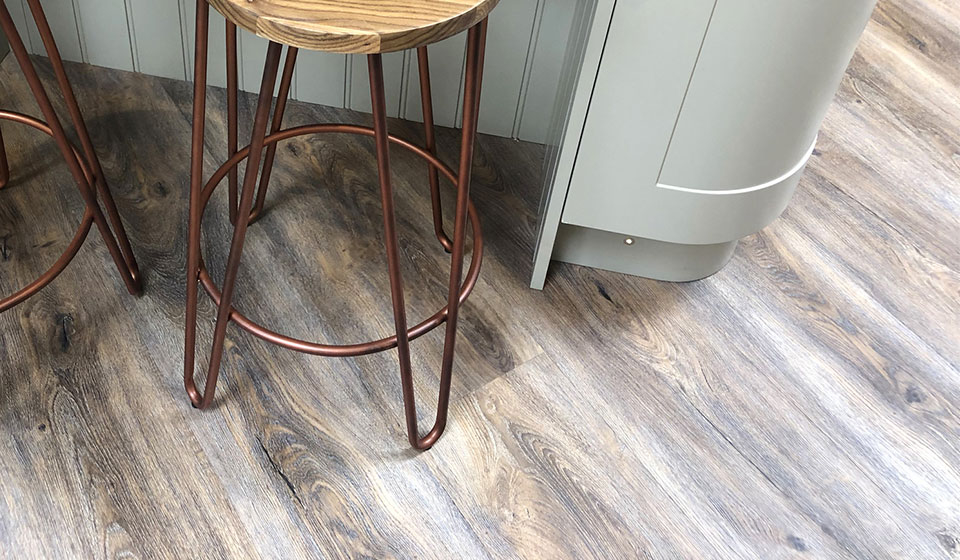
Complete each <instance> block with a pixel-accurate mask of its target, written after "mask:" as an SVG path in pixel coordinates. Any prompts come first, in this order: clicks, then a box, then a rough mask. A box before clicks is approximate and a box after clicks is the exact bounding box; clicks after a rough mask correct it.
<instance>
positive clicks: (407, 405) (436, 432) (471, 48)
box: [368, 22, 486, 450]
mask: <svg viewBox="0 0 960 560" xmlns="http://www.w3.org/2000/svg"><path fill="white" fill-rule="evenodd" d="M485 30H486V22H484V23H481V24H478V25H476V26H475V27H473V28H472V29H471V30H470V32H469V35H468V38H467V70H466V87H465V96H464V111H463V131H462V134H463V140H462V145H461V152H460V173H459V184H458V186H457V187H458V188H457V208H456V217H455V219H454V235H453V243H452V253H453V255H452V257H451V267H450V285H449V290H448V297H447V306H448V307H447V316H446V335H445V338H444V350H443V360H442V365H441V371H440V395H439V398H438V402H437V416H436V420H435V422H434V425H433V428H432V429H431V430H430V432H428V433H427V435H425V436H423V437H421V436H420V432H419V429H418V427H417V407H416V396H415V394H414V387H413V372H412V367H411V361H410V341H409V337H408V334H407V317H406V305H405V302H404V295H403V278H402V276H401V271H400V256H399V248H398V246H399V242H398V238H397V228H396V216H395V211H394V203H393V186H392V182H391V179H390V153H389V136H388V131H387V116H386V102H385V94H384V82H383V60H382V57H381V55H378V54H376V55H369V56H368V65H369V71H370V90H371V98H372V104H373V121H374V131H375V139H376V144H377V164H378V171H379V175H380V189H381V201H382V204H383V223H384V231H385V237H386V252H387V265H388V270H389V274H390V292H391V296H392V299H393V313H394V321H395V324H396V331H397V350H398V353H399V361H400V379H401V384H402V387H403V402H404V412H405V417H406V424H407V436H408V438H409V441H410V445H412V446H413V447H414V448H415V449H418V450H425V449H429V448H430V447H432V446H433V444H434V443H436V441H437V440H438V439H439V438H440V436H441V434H443V431H444V429H445V428H446V424H447V413H448V409H449V404H450V386H451V379H452V373H453V358H454V350H455V346H456V338H457V319H458V317H459V311H460V299H459V293H460V287H461V282H462V276H463V260H464V245H465V242H466V232H467V214H468V210H469V204H470V172H471V168H472V167H473V154H474V144H475V141H476V135H477V118H478V113H479V109H480V76H481V75H482V72H483V51H484V46H485V39H486V36H485Z"/></svg>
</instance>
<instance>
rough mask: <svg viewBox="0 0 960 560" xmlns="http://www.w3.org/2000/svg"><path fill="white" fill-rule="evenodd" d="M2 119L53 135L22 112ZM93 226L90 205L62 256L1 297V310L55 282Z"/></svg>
mask: <svg viewBox="0 0 960 560" xmlns="http://www.w3.org/2000/svg"><path fill="white" fill-rule="evenodd" d="M0 120H3V121H10V122H16V123H20V124H24V125H27V126H29V127H31V128H34V129H36V130H39V131H40V132H43V133H44V134H46V135H48V136H50V137H53V135H54V134H53V130H51V129H50V127H49V126H48V125H47V124H46V123H45V122H43V121H40V120H38V119H35V118H33V117H30V116H28V115H24V114H22V113H16V112H13V111H0ZM70 148H71V149H72V150H73V153H74V155H75V156H76V158H77V161H78V162H80V167H81V168H82V169H83V174H84V176H85V177H86V178H87V182H88V183H92V182H93V176H92V175H91V173H90V165H89V164H88V163H87V161H86V159H84V158H83V156H81V155H80V151H79V150H77V148H76V147H75V146H73V145H71V146H70ZM92 226H93V212H92V211H91V210H90V208H89V207H87V208H86V211H85V212H84V214H83V219H82V220H81V221H80V225H79V226H78V227H77V232H76V233H75V234H74V236H73V239H72V240H71V241H70V244H69V245H67V248H66V249H64V251H63V253H62V254H61V255H60V258H58V259H57V261H56V262H55V263H53V265H52V266H51V267H50V268H49V269H48V270H47V271H46V272H44V273H43V275H42V276H40V278H37V279H36V280H34V281H33V282H31V283H30V284H29V285H27V286H26V287H24V288H21V289H20V290H18V291H17V292H15V293H14V294H13V295H10V296H7V297H5V298H3V299H0V312H3V311H6V310H7V309H10V308H12V307H14V306H16V305H18V304H20V303H23V302H24V301H26V300H27V299H28V298H30V297H31V296H33V295H34V294H36V293H37V292H39V291H40V290H42V289H43V288H45V287H46V286H47V285H48V284H50V283H51V282H53V281H54V280H55V279H56V278H57V276H60V274H61V273H62V272H63V271H64V270H66V268H67V266H68V265H69V264H70V262H71V261H72V260H73V259H74V257H76V256H77V253H78V252H79V251H80V247H82V246H83V243H84V242H85V241H86V239H87V235H89V233H90V228H91V227H92Z"/></svg>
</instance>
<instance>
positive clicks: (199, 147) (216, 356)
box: [184, 0, 282, 409]
mask: <svg viewBox="0 0 960 560" xmlns="http://www.w3.org/2000/svg"><path fill="white" fill-rule="evenodd" d="M208 33H209V7H208V6H207V2H206V0H198V1H197V39H196V66H195V77H194V80H195V82H194V106H193V154H192V158H193V160H192V164H191V172H190V226H189V240H188V250H187V251H188V254H187V274H188V276H187V324H186V345H185V346H186V356H185V360H184V386H185V388H186V390H187V393H188V394H189V396H190V401H191V402H192V403H193V405H194V406H195V407H197V408H201V409H202V408H207V407H208V406H210V403H211V402H213V397H214V394H215V392H216V387H217V378H218V377H219V373H220V362H221V360H222V359H223V347H224V341H225V339H226V335H227V324H228V323H229V322H230V309H231V304H232V301H233V292H234V288H235V287H236V280H237V273H238V272H239V270H240V258H241V254H242V252H243V244H244V240H245V238H246V233H247V226H248V225H249V224H250V220H249V219H239V220H236V225H235V226H234V230H233V240H232V242H231V244H230V254H229V257H228V258H227V270H226V273H225V274H224V280H223V288H222V295H221V299H220V305H219V307H218V308H217V323H216V327H214V334H213V348H212V350H211V352H210V364H209V367H208V370H207V381H206V386H205V388H204V391H203V393H202V394H201V392H200V391H199V389H198V388H197V385H196V382H195V381H194V363H195V350H196V328H197V295H198V294H197V290H198V288H199V286H198V282H199V271H200V225H201V224H200V222H201V219H202V211H203V209H202V208H201V204H200V191H201V190H202V189H203V136H204V117H205V112H206V81H207V47H208ZM281 48H282V47H281V46H280V45H279V44H278V43H274V42H272V41H271V42H270V45H269V47H268V48H267V58H266V62H265V64H264V70H263V80H262V82H261V84H260V97H259V101H258V103H257V111H256V116H255V118H254V124H253V134H252V138H251V142H250V156H249V157H248V159H247V168H246V172H245V174H244V178H243V188H242V190H241V192H240V200H239V207H238V212H239V214H238V216H249V215H250V212H251V210H252V208H253V202H254V194H255V192H256V186H257V170H258V168H259V167H260V158H261V156H262V154H263V147H264V139H265V138H266V135H267V120H268V119H269V116H270V115H269V113H270V105H271V101H272V99H273V89H274V86H275V85H276V80H277V73H278V71H279V66H280V53H281Z"/></svg>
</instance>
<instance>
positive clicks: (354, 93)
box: [350, 52, 405, 117]
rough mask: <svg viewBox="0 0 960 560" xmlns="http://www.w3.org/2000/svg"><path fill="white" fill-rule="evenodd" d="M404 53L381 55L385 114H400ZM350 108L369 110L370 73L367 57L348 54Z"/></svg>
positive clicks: (395, 115) (365, 111)
mask: <svg viewBox="0 0 960 560" xmlns="http://www.w3.org/2000/svg"><path fill="white" fill-rule="evenodd" d="M404 54H405V53H402V52H395V53H388V54H385V55H383V81H384V84H385V89H386V94H387V115H389V116H391V117H399V116H400V103H401V97H402V91H403V73H404V72H403V64H404V60H405V56H404ZM350 108H351V109H353V110H354V111H362V112H364V113H369V112H370V75H369V73H368V68H367V57H366V56H364V55H351V56H350Z"/></svg>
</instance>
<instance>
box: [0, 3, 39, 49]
mask: <svg viewBox="0 0 960 560" xmlns="http://www.w3.org/2000/svg"><path fill="white" fill-rule="evenodd" d="M3 2H4V4H6V5H7V10H8V11H9V12H10V17H12V18H13V23H14V25H16V26H17V31H18V32H19V33H20V38H21V39H22V40H23V42H24V44H25V45H27V49H28V50H30V52H33V47H32V46H31V44H30V33H29V31H28V29H27V18H26V17H25V16H24V8H23V2H22V1H21V0H3Z"/></svg>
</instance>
